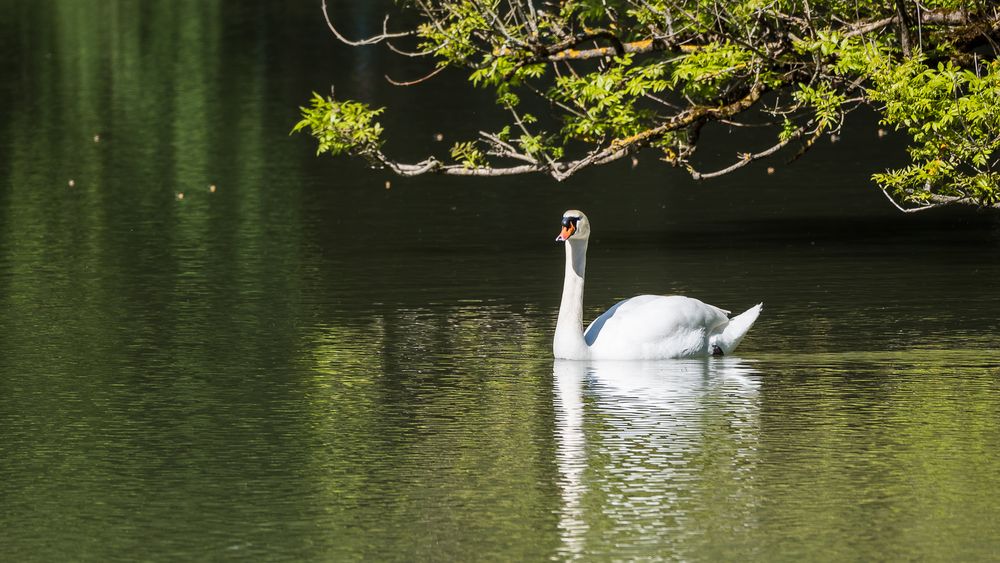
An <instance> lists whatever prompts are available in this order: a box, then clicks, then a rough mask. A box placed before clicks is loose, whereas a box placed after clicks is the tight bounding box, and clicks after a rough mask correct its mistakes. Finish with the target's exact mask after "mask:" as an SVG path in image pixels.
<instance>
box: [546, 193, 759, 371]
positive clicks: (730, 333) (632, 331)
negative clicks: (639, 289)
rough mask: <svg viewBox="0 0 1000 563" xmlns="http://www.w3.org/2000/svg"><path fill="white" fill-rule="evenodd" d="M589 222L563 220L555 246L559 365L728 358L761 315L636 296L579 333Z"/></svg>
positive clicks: (569, 216)
mask: <svg viewBox="0 0 1000 563" xmlns="http://www.w3.org/2000/svg"><path fill="white" fill-rule="evenodd" d="M589 239H590V221H588V220H587V216H586V215H584V214H583V212H581V211H578V210H576V209H571V210H569V211H567V212H566V213H564V214H563V218H562V232H560V233H559V236H558V237H556V240H557V241H565V242H566V279H565V281H564V282H563V294H562V303H561V304H560V305H559V320H558V322H557V323H556V334H555V337H554V338H553V341H552V352H553V353H554V354H555V357H556V358H560V359H564V360H663V359H668V358H691V357H698V356H708V355H721V354H731V353H732V352H733V351H735V350H736V347H737V346H738V345H739V343H740V341H741V340H743V337H744V336H745V335H746V333H747V331H748V330H750V327H751V326H753V323H754V321H756V320H757V316H758V315H759V314H760V310H761V307H762V306H763V303H758V304H757V305H754V306H753V307H750V308H749V309H747V310H746V311H745V312H744V313H742V314H740V315H739V316H737V317H735V318H733V319H730V318H729V311H725V310H723V309H720V308H718V307H714V306H712V305H708V304H707V303H702V302H701V301H698V300H697V299H692V298H690V297H682V296H679V295H670V296H665V295H640V296H638V297H633V298H631V299H626V300H624V301H620V302H618V303H617V304H615V305H614V306H613V307H611V308H610V309H608V310H607V311H605V312H604V314H602V315H601V316H599V317H597V318H596V319H594V322H592V323H590V326H589V327H587V330H586V332H584V331H583V330H582V329H583V276H584V271H585V270H586V267H587V243H588V241H589Z"/></svg>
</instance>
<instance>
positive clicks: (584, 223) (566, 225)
mask: <svg viewBox="0 0 1000 563" xmlns="http://www.w3.org/2000/svg"><path fill="white" fill-rule="evenodd" d="M570 238H574V239H586V238H590V221H588V220H587V216H586V215H584V214H583V211H578V210H576V209H570V210H569V211H567V212H566V213H563V217H562V231H561V232H560V233H559V236H557V237H556V241H559V242H561V241H564V240H569V239H570Z"/></svg>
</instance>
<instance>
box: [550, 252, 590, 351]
mask: <svg viewBox="0 0 1000 563" xmlns="http://www.w3.org/2000/svg"><path fill="white" fill-rule="evenodd" d="M586 268H587V239H576V240H573V239H569V240H568V241H566V277H565V279H564V280H563V293H562V302H561V303H560V304H559V320H558V321H557V322H556V335H555V338H554V339H553V342H552V351H553V352H554V354H555V357H557V358H562V359H567V360H583V359H586V358H587V356H588V354H589V352H590V349H589V347H588V346H587V343H586V342H585V341H584V340H583V276H584V271H585V270H586Z"/></svg>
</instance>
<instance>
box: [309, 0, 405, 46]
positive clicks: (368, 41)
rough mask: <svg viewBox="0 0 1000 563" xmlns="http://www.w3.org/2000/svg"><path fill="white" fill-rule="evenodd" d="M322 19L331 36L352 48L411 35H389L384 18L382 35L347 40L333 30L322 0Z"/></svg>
mask: <svg viewBox="0 0 1000 563" xmlns="http://www.w3.org/2000/svg"><path fill="white" fill-rule="evenodd" d="M323 18H325V19H326V26H327V27H329V28H330V31H332V32H333V34H334V35H336V36H337V39H339V40H340V41H341V43H346V44H348V45H350V46H352V47H360V46H362V45H374V44H376V43H381V42H382V41H385V40H386V39H392V38H394V37H409V36H411V35H413V32H412V31H404V32H400V33H389V29H388V26H389V16H386V17H385V19H384V20H382V33H381V34H379V35H373V36H372V37H368V38H366V39H361V40H359V41H351V40H350V39H348V38H346V37H344V36H343V35H341V34H340V32H339V31H337V28H335V27H334V26H333V22H332V21H330V13H329V12H328V11H327V9H326V0H323Z"/></svg>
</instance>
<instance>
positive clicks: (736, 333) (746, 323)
mask: <svg viewBox="0 0 1000 563" xmlns="http://www.w3.org/2000/svg"><path fill="white" fill-rule="evenodd" d="M763 307H764V304H763V303H758V304H756V305H754V306H753V307H750V308H749V309H747V310H746V311H743V312H742V313H740V314H739V315H737V316H735V317H733V318H732V319H730V320H729V324H727V325H726V328H725V330H723V331H722V334H719V335H717V336H716V337H715V338H714V339H713V340H712V342H711V345H712V347H713V349H714V348H715V347H716V346H717V347H718V348H719V349H720V354H732V353H733V352H735V351H736V347H737V346H739V345H740V342H742V341H743V337H744V336H746V334H747V332H749V331H750V327H752V326H753V323H754V321H756V320H757V317H758V316H760V311H761V309H762V308H763Z"/></svg>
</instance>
